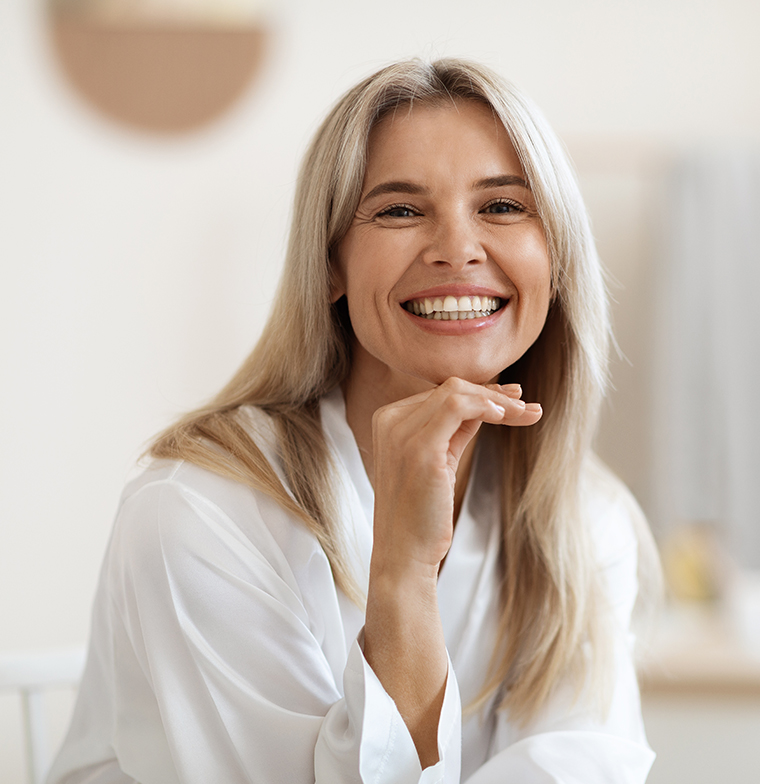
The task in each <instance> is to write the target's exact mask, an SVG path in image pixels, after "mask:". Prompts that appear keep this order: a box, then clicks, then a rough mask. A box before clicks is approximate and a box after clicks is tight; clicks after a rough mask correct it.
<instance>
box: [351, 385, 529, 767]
mask: <svg viewBox="0 0 760 784" xmlns="http://www.w3.org/2000/svg"><path fill="white" fill-rule="evenodd" d="M520 394H521V391H520V388H519V386H517V385H511V386H507V387H500V386H499V385H498V384H493V385H488V386H480V385H477V384H471V383H469V382H467V381H463V380H462V379H458V378H450V379H449V380H448V381H446V382H445V383H443V384H441V385H440V386H439V387H436V388H435V389H433V390H430V391H428V392H423V393H421V394H418V395H414V396H413V397H410V398H406V399H404V400H400V401H398V402H397V403H393V404H391V405H388V406H384V407H383V408H380V409H378V410H377V412H376V413H375V415H374V417H373V421H372V435H373V458H374V462H373V475H374V488H375V517H374V545H373V549H372V560H371V563H370V580H369V591H368V595H367V615H366V623H365V629H364V655H365V657H366V659H367V662H368V663H369V664H370V666H371V667H372V669H373V670H374V671H375V674H376V675H377V677H378V678H379V679H380V682H381V683H382V684H383V686H384V688H385V690H386V691H387V692H388V694H389V695H390V696H391V697H392V698H393V700H394V702H395V703H396V705H397V707H398V709H399V712H400V713H401V716H402V717H403V718H404V721H405V722H406V725H407V727H408V728H409V732H410V733H411V736H412V739H413V740H414V743H415V746H416V748H417V753H418V754H419V757H420V763H421V764H422V767H423V768H425V767H427V766H429V765H432V764H434V763H435V762H437V760H438V745H437V731H438V718H439V716H440V711H441V705H442V704H443V696H444V693H445V687H446V676H447V657H446V646H445V642H444V639H443V630H442V627H441V617H440V613H439V611H438V599H437V578H438V569H439V567H440V563H441V561H442V560H443V558H444V557H445V555H446V553H447V552H448V550H449V547H450V545H451V539H452V535H453V530H454V496H455V489H456V479H457V471H458V470H459V469H460V466H461V465H462V462H463V457H464V456H467V457H470V456H471V451H469V452H468V449H467V448H468V446H470V445H471V444H472V439H473V438H474V436H475V434H476V433H477V431H478V429H479V428H480V425H481V424H482V423H483V422H490V423H492V424H504V425H532V424H534V423H535V422H537V421H538V420H539V419H540V418H541V406H540V405H538V404H527V405H526V404H525V403H523V402H522V401H521V400H520V399H519V398H520Z"/></svg>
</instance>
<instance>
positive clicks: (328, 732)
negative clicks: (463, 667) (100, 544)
mask: <svg viewBox="0 0 760 784" xmlns="http://www.w3.org/2000/svg"><path fill="white" fill-rule="evenodd" d="M194 470H198V469H194ZM236 492H239V493H241V494H246V498H245V500H244V503H245V504H246V505H247V509H246V515H247V516H248V517H249V520H248V523H246V526H247V527H246V526H243V527H241V522H240V520H234V519H232V517H233V516H234V509H231V507H234V506H235V504H234V503H233V502H230V503H228V504H227V508H221V507H220V505H218V504H216V503H214V502H213V501H211V500H210V499H209V498H208V497H207V496H204V495H202V494H199V493H198V492H197V491H196V489H195V488H194V487H189V486H187V485H185V484H183V483H182V482H180V481H177V480H176V478H171V479H169V480H166V481H160V482H152V483H148V484H146V485H144V486H143V487H142V488H141V489H139V490H138V491H137V492H135V493H134V494H132V495H130V496H129V497H128V498H127V499H126V500H125V501H124V502H123V504H122V507H121V510H120V514H119V517H118V520H117V525H116V528H115V533H114V538H113V541H112V544H111V549H110V555H109V558H108V561H107V573H108V586H107V594H108V597H109V602H110V605H111V606H110V608H109V617H110V619H111V620H110V624H111V627H112V628H111V630H110V634H111V635H112V637H113V640H114V643H113V646H112V650H113V657H114V661H113V664H112V667H111V670H112V673H113V679H114V683H113V695H114V696H113V699H114V704H113V712H112V715H113V722H114V726H113V730H112V741H111V743H112V746H113V749H114V753H115V756H116V758H117V760H118V764H119V766H120V767H121V769H122V770H123V771H124V772H125V773H126V774H128V775H129V776H131V777H133V778H134V780H135V781H138V782H140V784H169V783H170V782H181V784H208V782H211V781H223V782H225V784H238V783H239V784H243V782H257V783H258V784H280V783H281V782H288V784H311V783H312V782H315V781H316V782H324V783H325V784H327V783H329V784H343V782H359V781H362V782H373V783H374V784H433V782H444V781H445V782H450V783H451V784H454V783H455V782H458V781H459V747H458V742H459V721H460V719H459V716H460V713H461V707H460V704H459V696H458V689H457V685H456V681H455V678H454V674H453V670H452V669H451V667H450V668H449V676H448V681H447V688H446V693H445V699H444V706H443V711H442V717H441V721H440V724H439V751H440V756H441V761H440V762H439V763H438V764H437V765H435V766H433V767H432V768H428V769H426V770H425V771H422V770H421V768H420V763H419V759H418V756H417V753H416V750H415V747H414V744H413V742H412V739H411V736H410V734H409V732H408V730H407V728H406V725H405V724H404V722H403V719H402V718H401V716H400V714H399V712H398V710H397V709H396V706H395V704H394V703H393V701H392V700H391V698H390V697H389V696H388V695H387V694H386V692H385V691H384V689H383V688H382V685H381V684H380V682H379V681H378V679H377V678H376V676H375V675H374V673H373V671H372V669H371V668H370V667H369V666H368V664H367V662H366V660H365V659H364V656H363V653H362V649H361V645H360V640H361V635H359V640H357V639H354V640H353V641H350V640H349V641H346V642H345V645H344V649H343V651H342V652H341V651H340V650H336V641H335V640H336V629H335V623H336V618H339V617H340V613H339V612H338V610H337V606H338V604H337V603H338V601H339V599H338V598H337V596H336V593H337V592H336V590H335V588H334V581H333V579H332V575H331V573H330V570H329V564H328V563H327V560H326V558H325V557H324V553H322V551H321V549H319V548H318V546H315V545H314V539H313V537H310V536H307V535H305V533H304V532H303V531H301V530H300V529H301V528H303V527H302V526H300V527H299V526H293V525H291V526H290V530H288V529H287V526H285V527H284V528H283V531H284V532H280V533H279V534H278V535H279V536H280V537H285V539H287V541H286V542H283V539H282V538H280V540H277V538H276V537H275V536H274V535H273V534H272V532H271V530H270V528H271V526H270V527H267V525H264V524H262V523H261V521H260V520H251V519H250V517H251V510H252V509H253V510H254V511H255V514H254V517H255V516H257V515H259V516H262V517H263V516H264V515H265V514H267V510H266V509H263V508H262V507H261V504H262V503H264V504H265V503H266V502H267V500H266V499H262V498H261V497H258V496H257V497H256V498H257V499H258V500H254V494H253V493H251V491H250V490H248V489H247V488H242V489H239V490H238V491H236ZM227 500H228V501H229V499H227ZM269 511H270V512H272V513H277V511H276V509H274V505H272V509H270V510H269ZM243 528H245V530H243ZM304 530H305V529H304ZM283 545H285V547H283ZM304 578H306V579H304ZM304 585H309V586H311V587H310V589H309V595H308V596H307V595H306V594H305V592H304V590H303V586H304ZM331 624H332V628H331ZM337 636H339V637H340V638H341V640H340V642H341V644H342V643H343V633H342V631H340V632H338V634H337ZM337 647H338V648H339V647H340V645H338V646H337ZM346 649H347V650H346ZM88 780H89V779H88ZM109 780H110V779H109Z"/></svg>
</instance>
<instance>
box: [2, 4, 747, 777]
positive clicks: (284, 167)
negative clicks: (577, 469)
mask: <svg viewBox="0 0 760 784" xmlns="http://www.w3.org/2000/svg"><path fill="white" fill-rule="evenodd" d="M759 33H760V5H758V4H757V3H755V2H751V1H750V0H724V1H723V2H722V3H721V4H717V3H715V2H708V0H636V1H634V0H575V2H572V3H568V2H564V1H563V0H536V1H535V2H531V3H513V2H509V0H507V1H506V2H502V3H493V2H485V0H470V1H469V2H467V3H462V2H459V1H458V0H416V1H415V2H399V0H385V2H383V3H380V4H374V3H373V4H369V3H357V2H352V1H351V0H271V2H265V0H258V2H257V1H256V0H133V2H121V1H120V0H98V1H97V2H87V0H49V2H44V1H43V0H36V1H33V0H3V1H2V2H1V3H0V264H1V265H2V278H1V281H2V282H1V285H0V319H2V327H1V328H0V340H2V352H1V353H0V356H1V357H2V386H1V387H0V395H1V396H2V397H1V400H2V403H1V405H2V409H1V411H2V413H1V414H0V416H1V417H2V450H1V452H0V459H1V460H2V467H1V468H0V483H2V484H1V487H0V504H1V505H2V506H1V507H0V526H1V529H0V659H2V656H3V655H6V654H7V655H10V654H15V653H17V652H23V651H41V652H45V651H50V650H55V649H61V648H69V647H77V646H81V645H83V644H84V642H85V641H86V639H87V634H88V625H89V612H90V605H91V601H92V596H93V592H94V589H95V584H96V580H97V575H98V570H99V566H100V561H101V558H102V555H103V551H104V548H105V546H106V542H107V539H108V536H109V531H110V526H111V521H112V518H113V515H114V511H115V507H116V503H117V500H118V497H119V494H120V491H121V488H122V486H123V484H124V481H125V479H126V478H127V477H128V476H129V474H130V472H131V471H132V470H133V466H134V463H135V461H136V459H137V458H138V457H139V455H140V453H141V451H142V449H143V448H144V445H145V442H146V440H147V439H148V438H149V437H150V436H151V435H152V434H154V433H155V432H156V431H157V430H159V429H160V428H162V427H164V426H165V425H167V424H168V423H169V422H170V421H171V420H172V419H173V418H174V417H175V416H176V415H177V414H179V413H180V412H183V411H185V410H187V409H189V408H192V407H195V406H196V405H197V404H199V403H201V402H203V401H204V400H206V399H207V398H208V397H209V396H211V395H212V394H213V393H214V392H215V391H216V390H218V389H219V388H220V386H221V385H222V384H223V383H224V382H225V381H226V380H227V379H228V377H229V376H230V375H231V374H232V372H233V371H234V370H235V369H236V368H237V366H238V364H239V363H240V362H241V361H242V359H243V358H244V357H245V356H246V354H247V353H248V351H249V350H250V348H251V346H252V345H253V343H254V342H255V340H256V337H257V335H258V333H259V331H260V329H261V326H262V324H263V322H264V320H265V318H266V315H267V312H268V309H269V306H270V303H271V300H272V295H273V291H274V287H275V283H276V281H277V278H278V274H279V271H280V267H281V259H282V256H283V249H284V244H285V237H286V231H287V225H288V221H289V217H290V201H291V197H292V193H293V186H294V180H295V176H296V169H297V165H298V161H299V158H300V155H301V154H302V152H303V150H304V148H305V145H306V143H307V141H308V139H309V137H310V135H311V133H312V132H313V131H314V130H315V128H316V126H317V124H318V123H319V121H320V119H321V117H322V116H323V115H324V113H325V112H326V110H327V108H328V107H329V106H330V104H331V103H332V102H333V101H334V100H335V99H336V98H337V97H338V96H339V95H340V94H341V93H342V92H343V90H345V89H346V88H348V87H349V86H351V85H352V84H354V83H355V82H356V81H357V80H358V79H360V78H361V77H363V76H365V75H367V74H369V73H371V72H372V71H374V70H376V69H377V68H379V67H381V66H382V65H384V64H386V63H388V62H389V61H391V60H393V59H396V58H399V57H407V56H415V55H416V56H421V57H425V58H435V57H439V56H446V55H453V56H463V57H470V58H474V59H477V60H480V61H482V62H484V63H486V64H487V65H490V66H492V67H493V68H495V69H496V70H497V71H499V72H500V73H501V74H503V75H505V76H506V77H507V78H509V79H510V80H512V81H513V82H514V83H516V84H517V85H518V87H520V88H521V89H523V90H524V91H525V92H526V93H527V94H528V95H530V96H531V97H532V98H533V99H534V100H535V101H536V102H537V103H538V105H539V106H541V107H542V109H543V111H544V112H545V114H546V115H547V117H548V119H549V120H550V122H551V123H552V124H553V126H554V127H555V129H556V130H557V131H558V132H559V134H560V136H561V137H562V138H563V140H564V141H565V144H566V145H567V148H568V150H569V152H570V154H571V156H572V158H573V159H574V161H575V164H576V167H577V170H578V173H579V177H580V181H581V186H582V189H583V192H584V195H585V197H586V200H587V204H588V207H589V210H590V213H591V216H592V221H593V226H594V231H595V235H596V237H597V241H598V245H599V249H600V252H601V255H602V258H603V260H604V262H605V264H606V266H607V269H608V271H609V274H610V288H611V291H612V294H613V297H614V320H615V328H616V335H617V340H618V344H619V349H620V351H619V354H618V356H616V358H615V361H614V364H613V386H614V388H613V390H612V392H611V395H610V399H609V403H608V405H607V408H606V409H605V414H604V421H603V427H602V430H601V433H600V436H599V440H598V449H599V451H600V453H601V455H602V456H603V458H604V459H605V460H606V461H607V462H608V463H609V464H610V465H611V466H612V468H613V469H614V470H615V471H616V472H617V473H618V474H619V475H620V476H621V477H622V478H623V479H624V480H625V481H626V482H627V483H628V485H629V486H630V487H631V488H632V490H633V491H634V493H635V495H636V496H637V498H638V499H639V501H640V503H641V504H642V506H643V507H644V510H645V512H646V513H647V515H648V517H649V518H650V520H651V522H652V525H653V528H654V530H655V533H656V535H657V537H658V540H659V542H660V544H661V547H662V552H663V559H664V562H665V565H666V568H667V572H668V577H669V585H670V597H671V599H670V601H669V603H668V606H667V608H666V612H665V614H664V616H663V619H662V621H661V623H660V626H659V629H658V631H657V633H656V634H655V636H654V638H653V641H652V643H651V644H650V645H649V647H648V648H647V649H646V650H645V651H644V655H643V660H642V686H643V701H644V714H645V719H646V722H647V728H648V734H649V738H650V742H651V744H652V746H653V747H654V749H655V751H657V753H658V760H657V762H656V763H655V766H654V768H653V771H652V774H651V776H650V781H651V782H655V784H657V783H658V782H662V783H665V782H667V783H668V784H679V782H689V784H701V782H715V781H731V782H733V784H745V783H746V784H749V782H757V781H758V780H760V748H759V747H758V744H757V738H758V737H760V577H758V575H759V574H760V572H758V569H760V524H759V523H760V521H758V517H760V512H758V510H759V509H760V481H759V480H760V475H759V474H760V471H759V470H758V469H760V412H758V410H757V406H756V405H755V400H756V399H757V395H756V394H754V388H755V387H756V386H757V384H756V383H755V382H760V316H759V315H758V314H759V313H760V308H758V305H757V302H756V292H757V291H758V290H760V263H759V262H760V250H758V248H760V228H759V227H760V100H758V96H760V47H758V46H757V40H758V34H759ZM71 694H72V692H71V691H70V690H60V691H55V692H54V693H52V694H51V698H50V701H49V718H47V719H46V722H48V724H49V726H48V729H49V731H50V733H51V738H52V743H53V744H57V743H58V742H59V740H60V738H61V736H62V733H63V729H64V727H65V723H66V720H67V717H68V712H69V710H70V708H71V699H72V697H71ZM20 710H21V707H20V701H19V698H18V696H17V695H16V694H14V693H11V692H10V691H2V690H0V781H2V782H4V784H20V782H22V781H24V780H25V779H24V776H25V771H26V762H25V759H24V755H23V752H22V740H21V720H20V715H21V714H20Z"/></svg>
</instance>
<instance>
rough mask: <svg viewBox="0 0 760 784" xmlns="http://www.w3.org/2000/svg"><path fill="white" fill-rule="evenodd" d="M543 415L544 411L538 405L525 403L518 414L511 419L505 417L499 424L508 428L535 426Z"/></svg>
mask: <svg viewBox="0 0 760 784" xmlns="http://www.w3.org/2000/svg"><path fill="white" fill-rule="evenodd" d="M543 415H544V411H543V408H542V407H541V404H540V403H526V404H525V408H524V409H523V410H522V411H521V412H520V413H518V414H517V415H516V416H512V417H508V416H505V417H504V419H503V420H502V422H501V424H502V425H508V426H509V427H526V426H528V425H535V424H536V422H538V420H539V419H541V417H542V416H543Z"/></svg>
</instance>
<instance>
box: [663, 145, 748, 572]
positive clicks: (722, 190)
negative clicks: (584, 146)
mask: <svg viewBox="0 0 760 784" xmlns="http://www.w3.org/2000/svg"><path fill="white" fill-rule="evenodd" d="M665 201H666V205H667V206H666V210H665V213H664V215H663V217H664V218H665V220H664V221H663V224H664V227H663V230H662V234H661V242H660V253H659V259H658V264H657V265H656V267H655V272H654V276H653V279H652V281H651V291H652V295H653V297H655V298H656V300H657V306H656V310H657V320H656V345H655V366H656V370H655V374H654V377H655V389H654V390H653V395H652V399H653V401H654V411H653V421H654V424H655V442H654V447H655V450H654V455H655V459H654V480H653V489H654V491H655V497H654V499H653V500H654V502H655V509H654V510H653V512H654V517H655V521H654V522H655V523H656V525H658V527H659V528H660V529H661V530H663V529H664V530H667V528H668V527H670V526H672V525H675V524H679V523H683V522H697V521H699V522H702V521H706V522H711V523H713V524H715V525H716V526H717V527H718V528H719V530H720V531H722V532H723V534H724V539H725V541H726V542H727V544H728V546H729V548H730V550H731V551H732V553H733V554H734V556H735V557H736V558H737V560H738V561H739V562H740V563H741V564H743V565H744V566H747V567H755V568H757V567H760V152H758V151H747V150H729V151H727V150H722V151H719V152H717V151H716V152H703V153H701V154H694V155H692V156H690V157H689V158H688V159H686V160H683V161H682V162H681V163H680V164H679V165H677V166H676V167H675V169H674V171H673V173H672V176H671V178H670V182H669V186H668V195H667V198H666V200H665Z"/></svg>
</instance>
